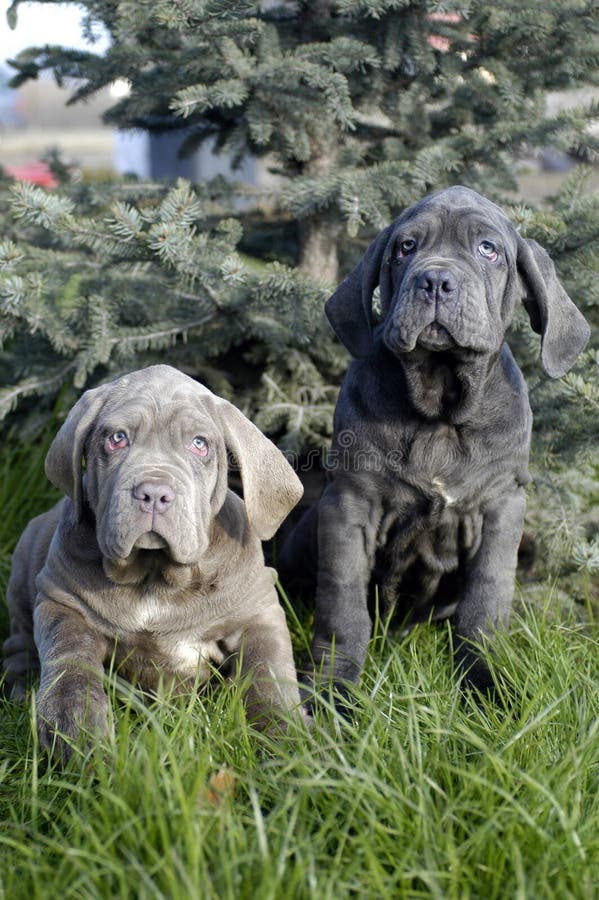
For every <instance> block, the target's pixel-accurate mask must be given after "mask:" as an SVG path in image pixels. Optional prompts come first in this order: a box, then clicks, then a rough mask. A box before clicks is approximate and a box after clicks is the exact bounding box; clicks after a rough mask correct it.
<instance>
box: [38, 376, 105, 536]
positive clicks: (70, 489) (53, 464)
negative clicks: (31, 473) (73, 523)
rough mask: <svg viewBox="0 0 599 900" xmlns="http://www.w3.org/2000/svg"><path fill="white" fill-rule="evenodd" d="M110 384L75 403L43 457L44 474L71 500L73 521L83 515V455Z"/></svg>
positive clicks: (87, 393)
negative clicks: (74, 515) (73, 505)
mask: <svg viewBox="0 0 599 900" xmlns="http://www.w3.org/2000/svg"><path fill="white" fill-rule="evenodd" d="M109 390H110V385H108V384H103V385H100V387H97V388H92V389H91V390H89V391H86V392H85V394H83V396H82V397H81V398H80V399H79V400H78V401H77V403H76V404H75V406H74V407H73V408H72V410H71V411H70V413H69V414H68V416H67V417H66V419H65V422H64V425H63V426H62V427H61V429H60V431H59V432H58V434H57V435H56V437H55V438H54V440H53V441H52V443H51V444H50V449H49V450H48V453H47V455H46V464H45V468H46V475H47V476H48V479H49V480H50V481H51V482H52V484H53V485H55V486H56V487H57V488H60V490H61V491H63V492H64V493H65V494H68V496H69V497H71V499H72V500H73V502H74V504H75V511H76V514H77V521H79V520H80V519H81V515H82V512H83V452H84V447H85V441H86V439H87V436H88V435H89V433H90V431H91V430H92V428H93V425H94V422H95V421H96V419H97V417H98V413H99V412H100V410H101V408H102V406H103V405H104V402H105V400H106V397H107V395H108V393H109Z"/></svg>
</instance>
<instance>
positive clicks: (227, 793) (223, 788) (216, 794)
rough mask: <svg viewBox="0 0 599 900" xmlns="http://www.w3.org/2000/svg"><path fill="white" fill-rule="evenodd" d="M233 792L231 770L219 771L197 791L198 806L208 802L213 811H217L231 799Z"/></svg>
mask: <svg viewBox="0 0 599 900" xmlns="http://www.w3.org/2000/svg"><path fill="white" fill-rule="evenodd" d="M234 790H235V775H234V774H233V772H232V771H231V769H219V770H218V772H215V773H214V775H211V776H210V779H209V781H208V784H207V785H206V786H205V787H203V788H201V790H200V791H199V794H198V805H204V804H205V803H206V802H208V803H209V804H210V806H213V807H214V809H219V808H220V807H221V806H222V804H223V803H224V802H225V801H226V800H230V799H231V798H232V797H233V792H234Z"/></svg>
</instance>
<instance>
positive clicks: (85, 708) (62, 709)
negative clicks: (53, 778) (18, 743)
mask: <svg viewBox="0 0 599 900" xmlns="http://www.w3.org/2000/svg"><path fill="white" fill-rule="evenodd" d="M34 636H35V642H36V645H37V648H38V652H39V657H40V663H41V678H40V686H39V689H38V693H37V730H38V735H39V741H40V745H41V746H42V747H44V748H45V749H46V750H48V751H52V752H53V753H55V754H56V755H57V756H58V757H60V758H61V759H63V760H65V761H66V760H67V759H68V758H69V756H70V755H71V747H70V745H69V741H75V740H76V739H77V738H78V736H79V733H80V731H81V728H82V727H86V728H87V729H88V730H90V731H94V732H97V733H99V734H106V733H107V731H108V699H107V697H106V693H105V691H104V688H103V673H104V669H103V663H104V660H105V658H106V655H107V650H108V647H107V641H106V638H105V637H104V636H103V635H101V634H100V633H99V632H97V631H95V630H94V629H92V628H91V627H90V625H89V624H88V623H87V622H86V620H85V619H84V617H83V616H82V615H81V613H79V612H77V610H75V609H72V608H71V607H68V606H65V605H63V604H62V603H57V602H55V601H53V600H51V599H49V598H47V597H41V598H40V599H39V600H38V603H37V606H36V608H35V611H34ZM63 735H64V736H65V737H66V738H67V739H68V740H64V738H63V737H62V736H63Z"/></svg>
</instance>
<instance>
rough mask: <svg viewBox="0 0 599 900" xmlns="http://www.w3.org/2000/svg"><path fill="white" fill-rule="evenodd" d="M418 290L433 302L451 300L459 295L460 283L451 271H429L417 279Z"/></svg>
mask: <svg viewBox="0 0 599 900" xmlns="http://www.w3.org/2000/svg"><path fill="white" fill-rule="evenodd" d="M416 289H417V291H419V293H420V294H421V295H422V296H423V297H424V299H425V300H430V301H431V302H433V301H435V302H436V301H437V300H451V299H455V296H456V295H457V290H458V282H457V278H456V277H455V275H454V274H453V272H450V271H449V269H427V270H426V272H422V273H421V274H420V275H419V276H418V278H417V279H416Z"/></svg>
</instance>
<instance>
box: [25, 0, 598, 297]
mask: <svg viewBox="0 0 599 900" xmlns="http://www.w3.org/2000/svg"><path fill="white" fill-rule="evenodd" d="M19 2H20V0H14V2H13V5H12V7H11V11H10V14H9V15H10V18H11V21H14V19H15V17H16V13H17V9H18V5H19ZM46 2H52V0H46ZM82 5H83V6H84V8H85V9H86V10H87V13H88V15H87V28H88V30H89V31H90V33H93V27H94V22H98V21H99V22H101V23H102V24H103V25H104V26H105V27H106V28H107V29H108V31H109V33H110V35H111V38H112V44H111V46H110V48H109V49H108V50H107V51H106V52H105V53H104V54H103V55H96V54H94V53H93V52H81V51H70V52H69V51H66V50H65V49H64V48H60V47H43V48H38V49H32V50H30V51H26V52H25V53H23V54H21V56H20V57H19V59H18V60H17V61H16V66H17V69H18V72H19V74H18V75H17V76H16V77H15V79H14V82H13V83H14V84H19V83H20V82H21V81H23V80H25V79H27V78H31V77H35V76H36V75H37V74H38V73H39V72H40V71H42V70H51V71H52V72H53V73H54V75H55V77H56V78H57V79H58V80H59V81H63V80H64V79H66V78H76V79H78V87H77V89H76V90H75V91H74V94H73V98H72V101H73V102H77V101H79V100H83V99H85V98H86V97H89V96H90V95H91V94H92V93H94V92H95V91H97V90H98V89H100V88H103V87H105V86H106V85H109V84H110V83H111V82H113V81H114V80H116V79H118V78H121V79H126V80H127V81H128V82H129V83H130V85H131V92H130V94H129V95H128V96H127V97H125V98H123V99H121V100H120V101H118V102H117V103H115V104H114V106H113V107H112V108H111V109H110V110H109V111H108V112H107V114H106V121H107V122H109V123H111V124H114V125H118V126H119V127H124V128H130V127H140V128H146V129H147V128H149V129H153V130H161V129H177V128H179V129H185V130H186V134H187V137H186V140H185V148H184V150H185V151H186V152H190V151H191V150H193V149H194V148H196V147H198V146H199V145H200V144H201V143H202V142H203V141H206V140H207V139H208V138H215V139H216V143H217V148H218V149H219V150H220V151H222V152H226V153H227V154H229V155H230V156H231V157H232V158H233V159H234V160H236V161H239V160H240V159H241V158H243V157H244V156H245V155H246V154H248V153H250V154H254V155H259V156H266V155H267V156H268V158H269V160H270V161H271V165H272V167H273V169H274V170H276V171H277V172H278V173H280V174H281V176H282V178H283V181H284V182H285V184H284V186H283V189H282V191H281V194H280V196H279V197H278V202H279V204H280V207H281V208H282V209H284V210H286V211H287V212H289V213H291V214H292V216H293V217H294V219H296V220H297V223H298V239H297V247H298V252H297V261H298V262H299V265H300V268H301V269H302V270H303V271H306V272H309V273H310V274H312V275H313V276H315V277H318V278H325V279H327V280H329V281H330V282H335V281H336V280H337V277H338V255H339V253H338V245H339V243H340V242H341V241H343V240H344V238H346V237H349V238H352V237H355V235H356V234H357V233H358V231H359V230H360V228H362V226H364V225H369V226H373V227H374V228H380V227H381V226H383V225H384V224H387V223H388V221H389V220H390V219H391V218H392V217H393V215H394V214H395V213H396V212H397V210H398V209H401V208H402V207H404V206H406V205H408V204H409V203H411V202H412V201H414V200H415V199H417V198H418V197H419V196H421V195H422V194H424V193H426V192H427V191H428V190H430V189H431V188H434V187H438V186H442V185H445V184H448V183H463V184H467V185H470V186H471V187H473V188H475V189H479V190H481V192H482V193H487V194H491V195H497V193H498V192H499V193H501V192H505V191H506V190H510V189H513V188H514V187H515V181H514V158H515V157H516V156H517V155H518V154H520V153H522V152H523V150H524V149H525V148H530V147H538V146H545V145H547V144H549V143H551V144H552V145H553V146H555V147H557V148H558V149H559V148H561V149H566V150H568V149H571V148H572V147H578V148H579V150H580V151H581V152H586V153H589V152H592V151H593V150H596V149H597V141H596V140H593V139H591V138H590V137H589V136H588V135H586V134H585V131H584V125H585V115H586V116H590V115H593V114H596V108H595V109H593V108H591V109H588V110H586V113H585V112H584V111H580V112H577V113H568V114H562V115H559V116H556V117H553V118H551V117H548V116H547V115H546V110H545V93H546V91H547V90H549V89H555V88H566V87H571V86H573V85H576V84H578V83H580V82H581V81H585V82H586V81H589V80H591V79H596V77H597V61H598V59H599V40H598V31H599V18H598V14H597V6H596V4H595V3H593V2H584V0H534V2H531V3H526V4H522V3H519V2H515V0H502V2H494V3H468V2H466V3H464V2H462V0H459V2H457V0H448V2H432V0H314V2H308V0H305V2H302V0H300V2H294V0H288V2H282V3H272V2H261V3H260V2H249V0H241V2H239V0H237V2H232V0H179V2H175V0H135V2H121V3H116V2H113V0H85V2H84V3H83V4H82Z"/></svg>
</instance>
